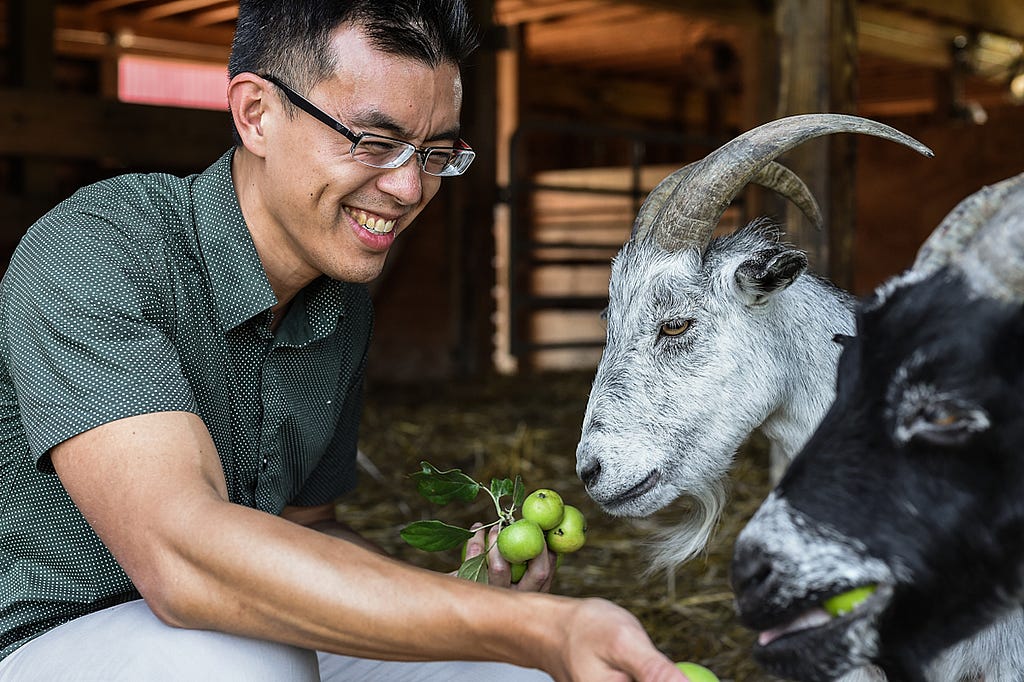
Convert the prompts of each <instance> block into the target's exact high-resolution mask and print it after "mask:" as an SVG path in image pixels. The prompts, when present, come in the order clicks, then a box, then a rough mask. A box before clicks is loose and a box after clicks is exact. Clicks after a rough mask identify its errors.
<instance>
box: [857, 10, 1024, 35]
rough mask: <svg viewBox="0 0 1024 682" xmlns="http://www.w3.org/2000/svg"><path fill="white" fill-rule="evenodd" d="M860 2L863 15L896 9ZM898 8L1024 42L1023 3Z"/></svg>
mask: <svg viewBox="0 0 1024 682" xmlns="http://www.w3.org/2000/svg"><path fill="white" fill-rule="evenodd" d="M861 2H862V3H863V4H862V5H861V7H860V8H859V10H860V11H862V10H864V9H866V8H867V7H868V6H870V5H879V4H882V5H886V6H887V7H893V6H894V3H892V2H890V1H882V0H861ZM896 4H898V6H899V8H900V9H901V11H902V12H903V13H904V14H913V15H917V16H923V17H930V18H932V19H936V20H946V21H947V22H948V23H951V24H954V25H960V26H963V27H971V28H975V29H978V30H983V31H988V32H990V33H996V34H1001V35H1008V36H1011V37H1014V38H1019V39H1024V2H1021V0H985V1H984V2H979V1H978V0H942V2H936V1H935V0H900V1H899V3H896Z"/></svg>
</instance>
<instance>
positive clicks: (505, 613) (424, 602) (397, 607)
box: [51, 412, 683, 680]
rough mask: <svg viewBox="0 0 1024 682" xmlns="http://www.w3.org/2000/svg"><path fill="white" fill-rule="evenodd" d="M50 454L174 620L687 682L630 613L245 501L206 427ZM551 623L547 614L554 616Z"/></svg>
mask: <svg viewBox="0 0 1024 682" xmlns="http://www.w3.org/2000/svg"><path fill="white" fill-rule="evenodd" d="M51 458H52V461H53V464H54V467H55V468H56V471H57V473H58V475H59V476H60V479H61V481H62V483H63V484H64V486H65V488H66V489H67V491H68V493H69V494H70V495H71V497H72V499H73V500H74V501H75V503H76V504H77V505H78V507H79V508H80V509H81V510H82V513H83V514H84V515H85V517H86V519H87V520H88V521H89V523H90V524H92V526H93V528H94V529H95V530H96V532H97V533H98V534H99V536H100V538H101V539H102V540H103V541H104V543H105V544H106V545H107V547H109V548H110V550H111V551H112V552H113V554H114V556H115V557H116V558H117V560H118V561H119V562H120V564H121V566H122V567H123V568H124V569H125V571H126V572H127V573H128V575H129V576H130V577H131V578H132V580H133V581H134V582H135V585H136V587H137V588H138V589H139V591H140V593H141V594H142V595H143V597H144V598H145V599H146V601H147V603H148V604H149V606H150V608H151V609H152V610H153V612H154V613H156V614H157V616H159V617H160V618H161V619H162V620H164V621H165V622H167V623H169V624H171V625H174V626H178V627H188V628H201V629H211V630H218V631H223V632H231V633H236V634H241V635H245V636H250V637H257V638H261V639H268V640H274V641H279V642H285V643H288V644H294V645H297V646H301V647H304V648H309V649H320V650H325V651H332V652H338V653H345V654H349V655H355V656H364V657H369V658H385V659H394V660H430V659H478V660H479V659H486V660H496V661H506V662H511V663H515V664H518V665H524V666H529V667H539V668H543V669H545V670H547V671H548V672H550V673H551V674H552V675H554V676H555V677H556V679H559V680H571V679H580V680H582V679H588V680H602V679H619V680H624V679H628V678H626V677H623V676H622V675H621V673H619V674H616V673H613V672H612V669H613V668H618V669H621V670H625V671H627V672H629V674H630V675H631V676H632V677H633V678H635V679H640V680H680V679H683V678H682V676H681V675H680V674H678V672H677V671H675V669H674V667H673V666H672V665H671V663H670V662H669V661H668V659H667V658H665V657H664V656H662V655H661V654H659V653H658V652H657V651H656V650H655V649H654V648H653V646H651V644H650V640H649V639H648V638H647V636H646V633H644V631H643V629H642V627H640V625H639V623H638V622H637V621H636V619H635V618H633V617H632V616H630V615H629V614H628V612H626V611H624V610H622V609H619V608H618V607H615V606H614V605H612V604H610V603H608V602H604V601H601V600H576V599H568V598H564V597H556V596H552V595H547V594H539V593H516V592H513V591H510V590H502V589H496V588H491V587H487V586H484V585H479V584H476V583H473V582H470V581H464V580H458V579H455V578H452V577H450V576H446V575H443V574H438V573H433V572H431V571H426V570H422V569H418V568H415V567H412V566H409V565H406V564H403V563H401V562H398V561H395V560H393V559H390V558H388V557H385V556H382V555H380V554H377V553H375V552H371V551H367V550H365V549H363V548H361V547H359V546H357V545H353V544H351V543H348V542H344V541H342V540H339V539H338V538H335V537H331V536H329V535H326V534H323V533H318V532H315V531H313V530H310V529H309V528H305V527H303V526H301V525H299V524H296V523H292V522H290V521H287V520H285V519H282V518H280V517H277V516H274V515H271V514H266V513H264V512H260V511H257V510H253V509H249V508H246V507H242V506H240V505H236V504H232V503H230V502H229V501H228V498H227V489H226V486H225V483H224V479H223V474H222V472H221V466H220V461H219V459H218V457H217V453H216V451H215V448H214V445H213V442H212V440H211V439H210V437H209V435H208V433H207V431H206V428H205V425H204V424H203V422H202V420H201V419H199V418H198V417H197V416H195V415H193V414H190V413H185V412H164V413H155V414H147V415H141V416H137V417H131V418H127V419H122V420H119V421H115V422H111V423H109V424H106V425H104V426H100V427H97V428H95V429H92V430H90V431H87V432H85V433H82V434H80V435H78V436H76V437H74V438H72V439H70V440H68V441H66V442H64V443H63V444H61V445H60V446H58V447H56V448H54V450H53V451H52V453H51ZM541 614H542V615H541Z"/></svg>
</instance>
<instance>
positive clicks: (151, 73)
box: [117, 55, 228, 111]
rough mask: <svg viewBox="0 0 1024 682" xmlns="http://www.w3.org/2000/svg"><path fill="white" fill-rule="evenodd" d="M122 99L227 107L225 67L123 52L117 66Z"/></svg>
mask: <svg viewBox="0 0 1024 682" xmlns="http://www.w3.org/2000/svg"><path fill="white" fill-rule="evenodd" d="M117 74H118V84H117V91H118V92H117V94H118V98H119V99H121V101H123V102H133V103H136V104H155V105H161V106H171V107H187V108H191V109H220V110H224V111H226V110H227V108H228V101H227V85H228V70H227V66H219V65H216V64H208V63H196V62H184V61H177V60H171V59H158V58H154V57H140V56H136V55H125V56H123V57H121V58H120V59H119V60H118V65H117Z"/></svg>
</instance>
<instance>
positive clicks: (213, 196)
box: [192, 148, 365, 345]
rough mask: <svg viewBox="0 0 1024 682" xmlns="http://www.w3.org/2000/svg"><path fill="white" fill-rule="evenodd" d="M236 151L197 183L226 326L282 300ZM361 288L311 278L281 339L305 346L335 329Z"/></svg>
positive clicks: (199, 227)
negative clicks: (259, 246) (260, 246)
mask: <svg viewBox="0 0 1024 682" xmlns="http://www.w3.org/2000/svg"><path fill="white" fill-rule="evenodd" d="M233 156H234V149H233V148H232V149H231V150H229V151H227V152H225V153H224V155H223V156H221V157H220V158H219V159H218V160H217V161H216V162H214V163H213V165H211V166H210V167H209V168H207V169H206V170H205V171H203V172H202V173H200V174H199V175H197V176H196V179H195V182H194V184H193V186H192V198H193V202H194V205H195V220H196V232H197V235H198V239H199V248H200V250H201V251H202V254H203V259H204V260H205V261H206V269H207V272H208V273H209V277H210V283H211V286H212V288H213V296H214V299H215V302H216V308H217V315H218V317H219V319H220V323H221V326H222V328H223V329H224V330H225V331H226V330H228V329H232V328H234V327H237V326H238V325H240V324H242V323H243V322H246V321H247V320H250V319H252V318H253V317H255V316H256V315H259V314H261V313H263V312H265V311H267V310H269V309H270V308H272V307H273V306H274V305H275V304H276V303H277V296H276V295H275V294H274V290H273V288H271V286H270V280H269V279H268V278H267V273H266V271H265V270H264V269H263V263H262V261H260V257H259V254H258V253H257V252H256V245H255V244H254V243H253V240H252V234H251V233H250V232H249V228H248V226H247V225H246V223H245V218H244V217H243V216H242V208H241V205H240V204H239V203H238V194H237V192H236V191H235V186H234V183H233V181H232V177H231V159H232V157H233ZM357 288H365V287H362V285H354V284H348V283H346V282H341V281H338V280H333V279H330V278H329V277H326V276H322V277H320V278H319V279H316V280H314V281H313V282H311V283H310V284H309V285H308V286H306V288H305V289H303V290H302V291H301V292H299V294H298V295H297V296H296V297H295V300H294V301H292V305H291V309H290V310H289V312H288V314H287V315H286V316H285V319H284V320H283V321H282V326H281V328H280V330H279V333H278V339H279V342H282V343H288V344H291V345H301V344H303V343H305V342H307V341H310V340H315V339H319V338H323V337H325V336H327V335H328V334H330V333H331V332H332V331H334V329H335V327H336V326H337V321H338V318H339V317H341V316H342V315H344V314H345V303H346V301H348V300H349V298H350V296H351V295H352V294H353V293H354V291H353V290H354V289H357Z"/></svg>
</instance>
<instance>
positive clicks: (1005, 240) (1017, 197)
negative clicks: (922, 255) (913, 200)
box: [925, 173, 1024, 304]
mask: <svg viewBox="0 0 1024 682" xmlns="http://www.w3.org/2000/svg"><path fill="white" fill-rule="evenodd" d="M954 214H955V216H956V217H957V218H959V221H960V222H959V223H957V224H955V225H952V224H951V225H950V226H947V227H945V228H944V229H943V226H946V225H947V221H949V220H950V218H952V217H954ZM939 229H943V235H940V239H939V241H938V242H937V245H933V248H932V251H931V253H932V254H933V255H932V256H931V257H927V258H926V261H925V263H926V266H927V267H930V268H932V269H935V266H936V265H937V264H939V261H940V260H941V259H942V258H943V257H944V258H945V260H946V262H948V263H951V264H952V265H953V266H955V267H957V268H958V269H959V270H960V271H961V272H963V274H964V277H965V278H966V279H967V281H968V282H969V283H970V285H971V287H972V288H973V289H974V291H975V292H977V293H978V294H980V295H981V296H984V297H986V298H995V299H999V300H1002V301H1005V302H1007V303H1017V304H1020V303H1022V302H1024V173H1021V174H1020V175H1016V176H1014V177H1012V178H1009V179H1008V180H1003V181H1002V182H999V183H997V184H995V185H992V186H990V187H984V188H982V189H981V190H979V191H978V192H975V193H974V194H972V195H971V196H970V197H968V198H967V199H965V200H964V201H962V202H960V204H958V205H957V207H956V208H955V209H953V212H952V213H950V215H949V216H947V218H946V220H944V221H943V223H942V225H940V228H937V229H936V231H938V230H939ZM962 234H967V235H968V239H969V240H970V241H969V243H968V244H967V247H966V249H965V250H964V251H963V253H962V254H956V253H954V252H953V248H954V247H955V246H958V245H959V244H960V243H961V242H959V241H958V240H959V238H960V235H962ZM949 235H954V236H949ZM942 237H945V238H942ZM972 237H973V238H972ZM931 241H932V240H931V238H929V239H928V242H931ZM928 242H926V245H927V244H928ZM926 256H927V254H926Z"/></svg>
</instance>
